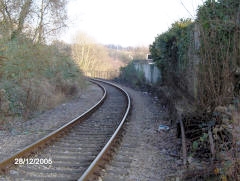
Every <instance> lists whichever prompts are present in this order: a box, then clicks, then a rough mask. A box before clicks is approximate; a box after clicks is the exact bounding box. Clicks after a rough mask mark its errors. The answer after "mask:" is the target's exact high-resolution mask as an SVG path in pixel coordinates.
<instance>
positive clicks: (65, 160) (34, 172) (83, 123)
mask: <svg viewBox="0 0 240 181" xmlns="http://www.w3.org/2000/svg"><path fill="white" fill-rule="evenodd" d="M96 81H98V82H99V81H100V80H95V81H94V82H95V83H96ZM98 85H99V86H100V87H102V89H103V90H106V92H107V94H106V92H105V93H104V96H103V98H102V99H101V101H99V102H98V103H97V104H96V107H98V106H99V105H100V104H102V105H101V107H100V108H99V109H97V110H96V107H95V106H94V107H92V108H91V109H90V110H89V111H90V113H91V114H92V115H89V113H87V112H85V113H84V114H82V115H81V116H79V117H78V118H76V119H74V120H72V121H70V122H69V123H68V124H67V125H65V126H63V127H61V128H59V129H58V130H57V131H54V132H53V133H51V134H50V135H49V136H46V137H45V138H43V139H41V140H40V141H38V142H36V143H34V144H32V145H30V146H29V147H27V148H26V149H24V150H21V151H19V152H18V153H16V154H15V155H14V156H12V157H10V158H8V159H6V160H5V161H2V162H1V163H0V169H1V172H6V173H2V175H1V176H0V180H77V179H79V178H80V177H81V178H80V179H79V180H87V179H91V178H93V177H94V173H95V172H96V168H98V166H99V164H100V162H101V160H102V159H103V157H104V155H105V154H108V150H109V149H110V147H111V144H112V143H113V142H114V139H115V137H117V134H118V132H119V130H120V129H121V127H122V125H123V124H124V121H125V119H126V117H127V114H128V112H129V109H130V98H129V96H128V94H127V93H126V92H125V91H124V90H123V89H121V88H120V87H116V86H115V85H113V84H110V83H107V82H103V81H102V83H101V85H100V84H99V83H98ZM102 85H104V87H105V88H104V87H103V86H102ZM106 95H107V96H106ZM103 101H104V102H103ZM102 102H103V103H102ZM93 111H94V112H93ZM49 137H50V138H49ZM53 140H54V141H53ZM40 147H44V149H41V151H40ZM33 153H34V154H33ZM30 154H31V156H30V157H29V155H30ZM20 158H22V160H20ZM23 162H24V163H23ZM101 163H102V162H101ZM16 164H17V166H16ZM14 165H15V166H16V167H13V166H14Z"/></svg>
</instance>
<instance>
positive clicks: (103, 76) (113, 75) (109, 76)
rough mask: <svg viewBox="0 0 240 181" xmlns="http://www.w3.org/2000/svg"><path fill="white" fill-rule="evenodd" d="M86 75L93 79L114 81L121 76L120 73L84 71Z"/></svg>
mask: <svg viewBox="0 0 240 181" xmlns="http://www.w3.org/2000/svg"><path fill="white" fill-rule="evenodd" d="M84 75H85V76H87V77H92V78H101V79H108V80H109V79H114V78H116V77H118V76H119V75H120V71H118V70H116V71H98V70H87V71H84Z"/></svg>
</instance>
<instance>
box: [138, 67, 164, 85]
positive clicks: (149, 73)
mask: <svg viewBox="0 0 240 181" xmlns="http://www.w3.org/2000/svg"><path fill="white" fill-rule="evenodd" d="M134 67H135V69H136V70H137V71H141V72H143V73H144V77H145V79H146V82H147V83H148V84H156V83H158V82H160V81H161V72H160V70H159V69H158V68H157V66H156V65H155V64H148V63H135V64H134Z"/></svg>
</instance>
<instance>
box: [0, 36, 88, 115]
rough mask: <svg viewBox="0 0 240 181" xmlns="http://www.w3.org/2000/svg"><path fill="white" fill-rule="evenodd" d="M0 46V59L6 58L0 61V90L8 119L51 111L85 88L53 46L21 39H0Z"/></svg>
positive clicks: (69, 61)
mask: <svg viewBox="0 0 240 181" xmlns="http://www.w3.org/2000/svg"><path fill="white" fill-rule="evenodd" d="M0 44H1V45H2V48H1V49H0V56H2V57H6V58H1V59H0V72H1V74H0V76H1V77H0V89H1V90H4V91H5V92H6V95H7V96H5V99H8V101H9V111H8V114H9V115H11V116H16V115H20V116H24V117H25V118H27V117H28V116H29V115H31V114H32V113H33V112H34V111H38V110H45V109H48V108H51V107H54V106H56V105H57V104H59V103H60V102H62V101H63V100H65V99H66V98H67V97H71V96H74V95H76V94H77V93H78V91H79V90H81V89H82V88H83V87H84V85H85V83H84V79H83V76H82V72H81V70H79V68H78V67H77V66H76V65H75V63H74V61H73V60H72V59H71V57H70V56H68V54H65V53H63V52H60V51H59V49H58V48H57V47H56V46H54V45H44V44H34V43H33V42H32V41H31V40H29V39H27V38H24V37H19V38H15V39H13V40H4V39H0ZM1 99H2V98H1ZM0 104H2V101H0Z"/></svg>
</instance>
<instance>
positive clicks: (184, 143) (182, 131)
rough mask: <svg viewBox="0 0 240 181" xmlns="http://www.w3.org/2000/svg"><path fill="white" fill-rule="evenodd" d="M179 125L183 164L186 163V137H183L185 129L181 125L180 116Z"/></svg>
mask: <svg viewBox="0 0 240 181" xmlns="http://www.w3.org/2000/svg"><path fill="white" fill-rule="evenodd" d="M179 122H180V127H181V135H182V151H183V165H186V164H187V149H186V139H185V130H184V126H183V122H182V119H181V118H180V120H179Z"/></svg>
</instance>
